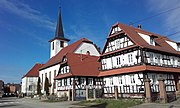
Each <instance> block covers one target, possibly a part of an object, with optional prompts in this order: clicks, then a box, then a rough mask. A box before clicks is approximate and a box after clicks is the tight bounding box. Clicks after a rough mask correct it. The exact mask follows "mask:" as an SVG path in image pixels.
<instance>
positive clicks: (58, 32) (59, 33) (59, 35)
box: [49, 8, 70, 42]
mask: <svg viewBox="0 0 180 108" xmlns="http://www.w3.org/2000/svg"><path fill="white" fill-rule="evenodd" d="M55 39H60V40H66V41H70V40H69V39H66V38H65V37H64V31H63V24H62V18H61V9H60V8H59V12H58V21H57V25H56V32H55V37H54V38H53V39H51V40H50V41H49V42H51V41H53V40H55Z"/></svg>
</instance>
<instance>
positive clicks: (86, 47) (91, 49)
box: [74, 42, 100, 56]
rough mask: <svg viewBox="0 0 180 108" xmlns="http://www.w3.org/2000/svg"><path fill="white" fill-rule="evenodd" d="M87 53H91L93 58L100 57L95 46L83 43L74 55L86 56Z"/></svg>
mask: <svg viewBox="0 0 180 108" xmlns="http://www.w3.org/2000/svg"><path fill="white" fill-rule="evenodd" d="M87 51H89V52H90V55H93V56H100V54H99V52H98V51H97V49H96V48H95V46H94V45H93V44H91V43H85V42H83V43H82V44H81V45H80V46H79V47H78V48H77V49H76V50H75V51H74V53H77V54H86V53H87Z"/></svg>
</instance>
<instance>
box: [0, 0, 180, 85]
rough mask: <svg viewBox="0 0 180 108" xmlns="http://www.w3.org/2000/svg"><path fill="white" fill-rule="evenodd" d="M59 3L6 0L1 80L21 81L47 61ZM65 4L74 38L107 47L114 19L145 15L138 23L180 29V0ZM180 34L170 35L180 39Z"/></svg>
mask: <svg viewBox="0 0 180 108" xmlns="http://www.w3.org/2000/svg"><path fill="white" fill-rule="evenodd" d="M58 6H59V0H0V52H1V53H0V80H4V81H5V83H20V82H21V78H22V76H23V75H25V74H26V73H27V72H28V71H29V70H30V69H31V68H32V67H33V65H34V64H35V63H46V62H47V60H48V59H49V56H50V52H49V49H50V43H49V42H48V41H49V40H50V39H53V38H54V34H55V28H56V22H57V17H58ZM60 6H61V13H62V21H63V27H64V34H65V37H66V38H68V39H70V40H71V41H70V42H69V44H71V43H73V42H75V41H77V40H79V39H80V38H84V37H85V38H87V39H89V40H91V41H93V43H94V44H96V45H97V46H99V47H100V48H101V50H102V49H103V45H104V43H105V41H106V38H107V36H108V33H109V31H110V28H111V26H112V25H113V24H115V23H117V22H120V23H123V24H127V25H129V24H130V23H131V22H132V23H133V22H137V21H140V20H142V19H144V18H148V19H147V20H144V21H142V22H137V23H135V24H134V25H133V26H134V27H137V25H138V24H141V25H142V29H144V30H147V31H150V32H154V33H157V34H161V35H164V36H167V35H170V34H173V33H176V32H178V31H180V18H179V17H180V8H176V7H179V6H180V1H179V0H60ZM173 8H176V9H174V10H172V11H168V12H165V13H163V14H160V15H158V16H156V17H151V16H154V15H157V14H159V13H161V12H164V11H166V10H169V9H173ZM149 17H151V18H149ZM179 35H180V34H178V33H177V34H175V35H172V36H170V37H169V38H170V39H172V40H175V41H180V36H179Z"/></svg>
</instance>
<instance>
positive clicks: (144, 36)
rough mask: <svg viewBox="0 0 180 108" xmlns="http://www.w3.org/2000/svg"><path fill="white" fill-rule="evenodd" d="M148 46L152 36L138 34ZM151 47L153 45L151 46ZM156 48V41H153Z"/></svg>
mask: <svg viewBox="0 0 180 108" xmlns="http://www.w3.org/2000/svg"><path fill="white" fill-rule="evenodd" d="M138 34H139V35H140V36H141V37H142V38H143V39H144V40H145V41H146V42H147V43H148V44H150V36H149V35H145V34H142V33H138ZM150 45H151V44H150ZM152 45H154V46H155V41H153V44H152Z"/></svg>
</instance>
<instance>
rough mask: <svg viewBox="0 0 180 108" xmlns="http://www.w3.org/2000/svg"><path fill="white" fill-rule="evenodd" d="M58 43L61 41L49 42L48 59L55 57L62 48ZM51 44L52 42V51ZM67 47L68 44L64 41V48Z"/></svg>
mask: <svg viewBox="0 0 180 108" xmlns="http://www.w3.org/2000/svg"><path fill="white" fill-rule="evenodd" d="M60 41H61V40H57V39H56V40H54V41H52V42H51V46H50V48H51V49H50V58H51V57H53V56H55V55H56V54H57V53H58V52H59V51H60V50H61V49H62V47H60ZM53 42H54V50H53V49H52V48H53ZM66 46H68V42H67V41H64V47H66Z"/></svg>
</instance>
